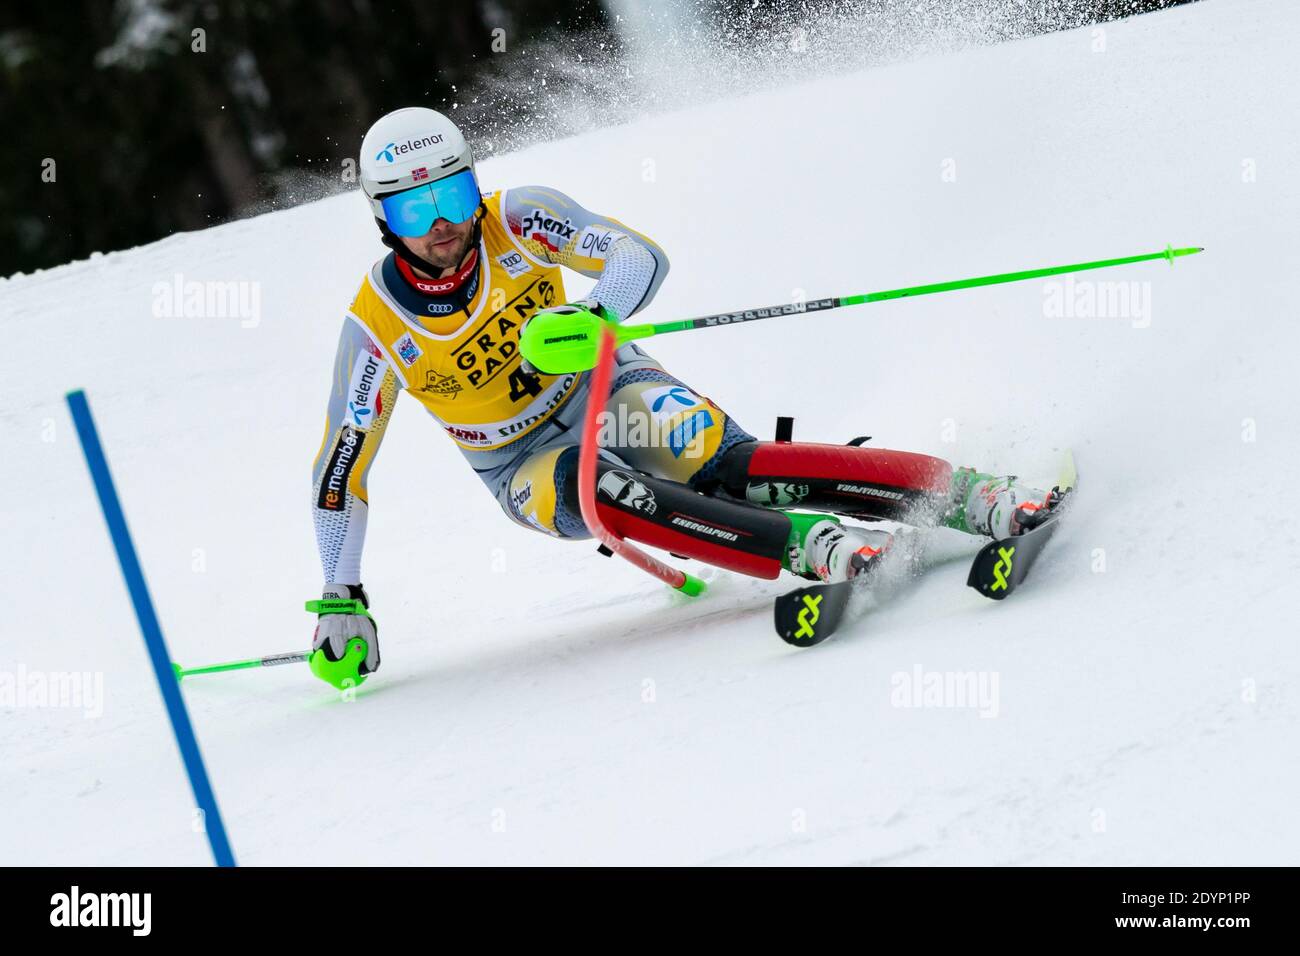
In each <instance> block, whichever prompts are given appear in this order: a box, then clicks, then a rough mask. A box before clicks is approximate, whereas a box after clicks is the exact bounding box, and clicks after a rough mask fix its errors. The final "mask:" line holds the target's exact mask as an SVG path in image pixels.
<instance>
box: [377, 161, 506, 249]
mask: <svg viewBox="0 0 1300 956" xmlns="http://www.w3.org/2000/svg"><path fill="white" fill-rule="evenodd" d="M482 198H483V197H482V196H481V195H480V193H479V191H478V181H477V180H476V179H475V178H474V171H473V170H470V169H463V170H461V171H460V172H458V173H456V174H455V175H454V176H448V177H447V178H446V179H438V180H435V181H434V182H431V183H429V184H428V185H424V184H421V185H419V186H416V187H415V188H414V189H407V190H404V191H403V192H400V193H393V195H391V196H385V197H384V198H383V199H381V200H380V203H381V204H382V205H383V207H384V221H385V222H387V223H388V228H389V229H391V230H392V231H393V232H394V233H396V234H397V235H399V236H407V237H415V236H423V235H424V234H425V233H427V232H428V231H429V230H430V229H432V228H433V224H434V223H435V222H437V221H438V220H439V219H446V220H447V221H448V222H453V223H462V222H464V221H465V220H466V219H468V218H469V217H470V216H472V215H474V211H475V210H476V209H478V204H479V203H480V202H481V201H482Z"/></svg>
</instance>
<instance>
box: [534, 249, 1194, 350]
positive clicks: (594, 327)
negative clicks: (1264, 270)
mask: <svg viewBox="0 0 1300 956" xmlns="http://www.w3.org/2000/svg"><path fill="white" fill-rule="evenodd" d="M1201 251H1203V247H1201V246H1195V247H1191V248H1186V249H1175V248H1173V247H1172V246H1168V247H1166V248H1165V249H1164V251H1162V252H1148V253H1144V254H1143V255H1139V256H1124V257H1122V258H1119V259H1098V260H1096V261H1094V262H1076V263H1073V264H1071V265H1068V266H1047V267H1046V268H1043V269H1026V270H1024V271H1022V272H1002V273H998V274H997V275H990V276H976V277H974V278H972V279H955V280H953V281H951V282H932V283H929V284H927V285H913V286H907V287H905V288H902V289H887V290H885V291H883V292H865V293H863V294H861V295H846V296H840V297H838V298H830V299H813V300H811V301H808V302H788V303H786V304H784V305H770V306H767V307H766V308H761V309H745V310H743V311H740V312H719V313H717V314H715V315H702V316H699V317H698V318H694V319H678V320H675V321H671V322H657V323H653V324H647V325H615V326H614V335H615V346H616V347H617V346H622V345H626V344H627V343H628V342H633V341H636V340H637V339H645V338H650V337H651V336H654V335H664V334H667V333H670V332H685V331H686V330H687V329H702V328H711V327H714V326H719V325H738V324H740V323H742V322H753V321H755V320H757V319H771V318H776V317H777V316H783V315H800V314H803V313H805V312H824V311H825V310H827V309H838V308H841V307H843V306H846V305H865V304H866V303H868V302H884V301H886V300H888V299H905V298H910V297H913V296H918V295H931V294H933V293H935V292H952V291H955V290H957V289H973V288H977V287H979V286H985V285H1001V284H1002V283H1004V282H1021V281H1023V280H1025V279H1041V278H1043V277H1044V276H1055V275H1062V274H1064V273H1067V272H1084V271H1086V270H1088V269H1106V268H1109V267H1111V266H1124V265H1129V264H1130V263H1134V262H1147V261H1149V260H1152V259H1165V260H1167V261H1168V262H1169V264H1170V265H1171V266H1172V265H1173V264H1174V259H1176V258H1178V257H1179V256H1190V255H1195V254H1196V253H1198V252H1201ZM600 325H601V320H600V318H599V317H598V316H596V315H594V314H592V313H591V312H587V311H585V310H584V311H577V312H572V313H558V312H542V313H539V314H538V315H536V316H534V317H533V318H532V319H530V320H529V322H528V325H527V327H526V328H525V329H524V334H523V335H522V336H521V337H520V342H519V346H520V351H521V352H523V355H524V358H525V359H527V360H528V362H529V364H530V365H532V366H533V367H534V368H536V369H537V370H539V371H541V372H545V373H547V374H549V375H559V374H561V373H564V372H585V371H587V370H588V369H591V368H595V366H596V358H597V355H598V352H599V345H600V334H599V333H600Z"/></svg>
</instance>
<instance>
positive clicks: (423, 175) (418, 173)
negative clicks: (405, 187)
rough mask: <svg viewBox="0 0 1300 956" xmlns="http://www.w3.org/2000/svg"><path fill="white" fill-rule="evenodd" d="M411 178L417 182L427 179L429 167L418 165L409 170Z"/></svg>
mask: <svg viewBox="0 0 1300 956" xmlns="http://www.w3.org/2000/svg"><path fill="white" fill-rule="evenodd" d="M411 178H412V179H414V180H415V181H416V182H417V183H418V182H419V181H420V180H421V179H428V178H429V167H427V166H418V167H416V168H415V169H413V170H411Z"/></svg>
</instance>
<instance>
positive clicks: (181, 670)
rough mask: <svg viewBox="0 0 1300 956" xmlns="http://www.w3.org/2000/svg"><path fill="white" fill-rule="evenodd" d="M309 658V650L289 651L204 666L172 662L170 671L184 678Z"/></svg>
mask: <svg viewBox="0 0 1300 956" xmlns="http://www.w3.org/2000/svg"><path fill="white" fill-rule="evenodd" d="M309 660H311V652H310V651H291V652H290V653H288V654H268V655H267V656H266V657H254V658H251V659H249V660H246V661H231V662H230V663H229V664H208V665H207V666H205V667H190V668H185V667H181V665H180V664H177V663H176V662H175V661H173V662H172V672H173V673H175V675H176V679H177V680H178V681H179V680H184V679H185V678H186V677H192V676H194V675H195V674H216V673H219V672H221V671H240V670H244V669H245V668H248V667H275V666H277V665H279V664H300V663H306V662H307V661H309Z"/></svg>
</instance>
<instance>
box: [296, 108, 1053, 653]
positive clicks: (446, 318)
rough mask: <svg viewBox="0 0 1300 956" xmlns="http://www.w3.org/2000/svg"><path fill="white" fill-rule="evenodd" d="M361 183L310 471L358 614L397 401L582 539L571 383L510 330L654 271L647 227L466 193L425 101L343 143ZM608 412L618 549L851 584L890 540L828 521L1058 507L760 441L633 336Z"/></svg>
mask: <svg viewBox="0 0 1300 956" xmlns="http://www.w3.org/2000/svg"><path fill="white" fill-rule="evenodd" d="M360 174H361V187H362V191H363V192H364V193H365V196H366V199H367V200H368V201H369V203H370V207H371V210H372V212H373V213H374V216H375V221H376V223H377V224H378V226H379V230H380V233H381V235H382V237H383V242H384V244H385V245H387V246H388V247H389V249H390V250H391V251H390V252H389V253H388V254H387V255H386V256H385V257H384V258H382V259H380V260H379V261H378V262H376V263H375V264H374V265H373V266H372V267H371V269H370V271H369V273H367V274H366V276H365V277H364V278H363V279H362V280H361V285H360V288H359V289H358V291H357V293H356V296H355V298H354V299H353V300H352V304H351V306H350V307H349V309H348V311H347V315H346V318H345V319H344V322H343V331H342V335H341V336H340V339H339V343H338V350H337V353H336V356H335V366H334V371H333V376H332V384H331V390H330V400H329V407H328V412H327V415H326V423H325V434H324V437H323V438H322V441H321V447H320V450H319V452H318V453H317V456H316V460H315V463H314V465H313V468H312V483H313V484H312V515H313V518H314V523H315V529H316V541H317V547H318V549H319V551H320V558H321V564H322V568H323V571H324V579H325V582H326V583H325V587H324V592H323V595H322V604H323V606H325V607H328V606H329V605H328V604H327V603H326V602H329V601H335V602H339V601H343V602H346V601H349V600H353V599H354V600H357V601H360V602H361V605H362V606H363V607H364V608H369V598H368V597H367V595H366V593H365V591H364V590H363V589H362V586H361V551H362V544H363V541H364V537H365V531H366V515H367V510H368V507H369V505H368V497H367V493H366V477H367V474H368V473H369V471H370V466H371V465H372V464H373V462H374V458H375V455H376V454H377V453H378V451H379V445H380V443H381V442H382V440H383V437H384V430H385V428H386V427H387V425H388V422H389V419H390V417H391V415H392V413H393V406H394V404H395V402H396V399H397V394H398V391H399V390H405V391H407V392H409V393H410V394H411V395H412V396H413V397H414V398H415V399H416V400H417V401H419V402H420V403H421V404H422V405H424V407H425V409H426V410H427V411H428V412H429V414H430V415H431V416H432V417H433V419H434V421H435V422H436V423H437V424H438V426H439V427H441V428H442V429H443V431H445V432H446V433H447V435H448V436H449V437H450V438H451V440H452V441H453V442H455V443H456V445H457V446H458V447H459V448H460V450H461V451H462V452H463V453H464V455H465V458H466V460H467V461H468V462H469V464H470V467H472V468H473V469H474V471H475V472H476V473H477V474H478V475H479V477H480V478H482V479H483V481H484V483H485V484H486V485H487V487H488V490H489V491H490V492H491V493H492V494H493V495H495V496H496V499H497V502H498V503H499V504H500V506H501V508H502V509H503V510H504V511H505V513H506V514H507V515H508V516H509V517H510V518H512V519H513V520H514V521H516V522H518V523H519V524H521V525H523V526H525V527H530V528H534V529H536V530H539V531H542V532H544V533H546V534H550V535H553V536H555V537H557V538H566V539H582V538H587V537H588V536H589V535H588V531H587V528H586V526H585V524H584V523H583V520H582V517H581V514H580V510H579V504H578V498H577V460H578V438H577V435H578V433H579V431H580V427H579V426H580V423H581V421H582V419H583V415H584V411H585V407H586V402H587V394H588V373H585V372H583V373H577V374H562V375H549V374H543V373H540V372H537V371H536V370H534V369H532V368H531V367H529V366H528V364H527V363H526V362H524V361H523V358H522V356H521V355H520V352H519V334H520V330H521V328H522V326H523V325H524V324H525V323H526V322H527V321H528V320H529V319H530V318H531V317H532V316H534V315H536V314H537V313H538V312H539V311H541V310H548V309H572V308H584V309H588V310H590V311H592V312H594V313H596V314H597V315H601V316H602V317H609V318H611V319H613V320H615V321H619V320H624V319H627V318H628V317H630V316H632V315H634V314H636V313H637V312H640V311H641V310H642V309H644V308H645V307H646V306H647V305H649V303H650V302H651V300H652V299H653V298H654V296H655V293H656V292H657V291H658V289H659V287H660V285H661V284H662V282H663V280H664V276H665V275H666V274H667V272H668V258H667V256H666V255H665V254H664V251H663V250H662V249H660V248H659V246H658V245H656V244H655V243H654V242H653V241H651V240H650V239H649V238H648V237H646V236H645V235H643V234H641V233H639V232H637V231H636V230H634V229H631V228H629V227H628V226H626V225H624V224H623V223H621V222H619V221H618V220H616V219H612V218H610V217H608V216H604V215H600V214H598V213H594V212H591V211H589V210H587V209H585V208H583V207H582V206H580V205H578V204H577V203H576V202H574V200H572V199H570V198H569V197H568V196H566V195H565V194H564V193H561V192H559V191H557V190H555V189H551V188H547V187H543V186H523V187H516V188H512V189H509V190H501V191H499V192H489V193H483V192H482V191H481V189H480V186H479V182H478V178H477V175H476V173H475V169H474V156H473V153H472V151H471V150H470V147H469V145H468V144H467V143H466V141H465V139H464V137H463V136H462V135H461V132H460V130H458V129H457V128H456V126H455V125H454V124H453V123H452V122H451V121H450V120H449V119H448V118H447V117H445V116H443V115H441V114H440V113H437V112H435V111H433V110H430V109H423V108H407V109H400V110H397V111H395V112H392V113H389V114H387V115H386V116H384V117H382V118H381V119H380V120H379V121H378V122H376V123H375V124H374V125H373V126H372V127H371V128H370V130H369V131H368V132H367V133H366V135H365V138H364V139H363V140H362V143H361V157H360ZM562 266H563V267H568V268H570V269H572V270H574V271H575V272H579V273H581V274H582V275H585V276H588V277H592V278H595V279H596V280H597V281H596V285H595V287H594V288H593V289H592V290H591V292H590V294H589V295H588V297H587V298H586V299H584V300H581V301H580V302H577V303H566V295H565V291H564V281H563V277H562V275H561V271H560V269H561V267H562ZM605 411H606V412H608V413H609V421H611V422H615V423H620V424H621V425H627V426H628V427H619V428H616V429H615V431H616V434H615V435H614V436H613V437H612V438H610V439H608V440H607V441H605V442H604V451H603V452H602V457H601V460H600V462H599V464H598V469H599V473H600V474H599V481H598V486H597V487H598V490H597V506H598V509H599V512H600V515H601V518H602V521H603V522H604V523H605V524H606V525H607V526H608V527H609V528H610V529H611V530H612V531H614V532H615V533H616V534H618V535H619V536H621V537H625V538H629V539H632V540H635V541H640V542H644V543H645V544H649V545H651V546H654V547H658V548H662V549H664V550H667V551H671V552H673V553H675V554H677V555H681V556H685V557H689V558H695V559H698V560H700V561H704V562H707V563H709V564H712V565H715V566H717V567H721V568H725V569H729V570H732V571H738V572H742V573H745V574H750V575H755V576H758V577H765V578H775V577H777V575H778V574H779V573H780V571H781V570H782V569H784V570H786V571H790V572H792V573H793V574H795V575H798V576H801V577H803V578H807V579H811V580H814V581H820V582H827V583H829V582H837V581H844V580H847V579H849V578H851V577H853V576H855V575H857V574H860V573H862V572H863V571H864V570H865V569H866V568H868V567H869V566H870V565H871V562H872V561H874V560H878V559H879V556H880V554H881V553H882V552H883V551H884V550H885V548H886V547H887V546H888V544H889V543H890V540H891V536H890V535H889V534H887V533H885V532H882V531H879V530H873V529H864V528H856V527H852V526H846V525H844V524H842V523H841V521H840V519H839V518H838V517H836V515H848V516H857V517H861V518H867V519H888V520H897V521H904V522H907V523H910V524H936V523H941V524H944V525H947V526H949V527H953V528H958V529H960V530H962V531H965V532H968V533H970V534H974V535H988V536H991V537H995V538H1002V537H1006V536H1008V535H1014V534H1017V533H1019V532H1020V531H1022V530H1024V529H1027V528H1029V527H1033V526H1035V525H1036V524H1037V523H1039V522H1040V521H1042V520H1043V518H1044V517H1045V516H1046V515H1047V514H1049V513H1050V512H1051V510H1052V509H1053V508H1054V507H1055V506H1056V504H1057V501H1058V500H1059V499H1058V497H1057V496H1056V495H1055V494H1054V493H1049V492H1045V491H1042V490H1039V489H1036V488H1029V487H1025V486H1023V485H1021V484H1018V483H1016V481H1015V480H1014V479H1013V478H1010V477H997V476H993V475H989V474H984V473H981V472H977V471H975V470H973V469H969V468H962V469H956V470H954V469H953V467H952V466H951V465H949V463H948V462H946V461H943V460H942V459H939V458H935V457H931V456H929V455H920V454H914V453H910V452H900V451H888V450H884V449H876V448H865V447H861V446H860V445H847V446H844V445H825V444H811V443H803V442H792V441H788V440H783V441H775V442H765V441H759V440H758V439H757V438H755V437H754V435H752V434H750V433H749V432H747V431H746V430H745V429H743V428H741V427H740V425H739V424H738V423H737V422H736V421H735V419H733V418H732V417H731V416H730V415H728V414H727V413H726V412H724V411H723V410H722V409H721V408H719V407H718V406H717V405H716V404H715V403H714V402H712V401H711V400H709V399H708V398H707V397H705V396H704V395H702V394H700V393H699V392H696V391H694V390H693V389H691V388H690V387H689V386H687V385H685V384H683V383H682V382H681V381H680V380H679V379H677V378H675V377H674V376H672V375H670V374H669V373H668V372H667V371H665V370H664V369H663V367H662V366H660V365H659V364H658V363H657V362H656V361H655V360H654V359H653V358H651V357H650V356H649V355H647V354H646V353H645V352H644V351H643V350H642V349H640V348H639V347H638V346H636V345H627V346H624V347H623V348H621V349H620V350H619V351H618V354H617V361H616V366H615V369H614V373H613V380H612V387H611V391H610V397H609V401H608V403H607V405H606V409H605ZM787 437H788V436H787ZM792 506H797V507H798V508H800V509H808V510H811V511H813V512H819V513H816V514H808V513H805V511H791V510H786V509H788V508H790V507H792ZM350 607H351V609H352V610H360V608H357V607H356V606H355V605H351V606H350ZM357 636H359V637H361V638H363V639H364V640H365V641H366V645H367V652H366V656H365V659H364V661H362V662H361V664H360V667H359V670H360V673H362V674H369V673H373V672H374V671H375V670H376V669H377V668H378V667H379V663H380V655H379V643H378V640H377V634H376V628H375V625H374V621H373V618H371V617H370V616H369V614H368V612H367V613H364V614H362V613H347V612H342V613H322V614H321V615H320V616H319V618H318V622H317V627H316V632H315V636H314V640H313V650H323V651H324V656H325V658H326V659H328V660H329V661H337V660H339V659H340V658H341V657H342V656H343V654H344V651H345V647H346V645H347V642H348V640H349V639H350V638H352V637H357Z"/></svg>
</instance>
